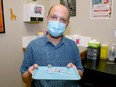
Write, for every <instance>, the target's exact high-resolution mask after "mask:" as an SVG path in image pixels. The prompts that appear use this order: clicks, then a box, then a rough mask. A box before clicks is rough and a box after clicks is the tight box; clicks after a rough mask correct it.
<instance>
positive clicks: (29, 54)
mask: <svg viewBox="0 0 116 87" xmlns="http://www.w3.org/2000/svg"><path fill="white" fill-rule="evenodd" d="M32 59H33V50H32V46H31V44H29V45H28V46H27V48H26V51H25V53H24V59H23V62H22V65H21V67H20V72H21V74H23V73H24V72H25V71H27V70H28V68H29V67H30V66H32V65H33V60H32Z"/></svg>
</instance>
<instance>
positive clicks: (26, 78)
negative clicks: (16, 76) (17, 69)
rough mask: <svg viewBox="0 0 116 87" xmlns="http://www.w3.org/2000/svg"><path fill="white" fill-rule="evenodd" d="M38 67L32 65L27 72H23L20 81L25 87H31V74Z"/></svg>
mask: <svg viewBox="0 0 116 87" xmlns="http://www.w3.org/2000/svg"><path fill="white" fill-rule="evenodd" d="M37 67H38V65H37V64H34V65H33V66H31V67H30V68H29V69H28V70H27V71H25V72H24V73H23V74H22V80H23V81H24V82H25V83H26V87H31V81H32V80H33V79H32V73H33V71H34V69H35V68H37Z"/></svg>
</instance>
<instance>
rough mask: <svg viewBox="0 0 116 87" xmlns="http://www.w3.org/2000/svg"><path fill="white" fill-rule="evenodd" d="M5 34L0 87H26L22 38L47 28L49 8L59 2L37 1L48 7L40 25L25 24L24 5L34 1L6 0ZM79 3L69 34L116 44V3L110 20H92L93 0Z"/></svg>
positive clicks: (0, 40)
mask: <svg viewBox="0 0 116 87" xmlns="http://www.w3.org/2000/svg"><path fill="white" fill-rule="evenodd" d="M3 1H4V13H5V28H6V33H5V34H0V87H24V84H23V83H22V81H21V77H20V72H19V69H20V66H21V63H22V60H23V50H22V44H21V43H22V36H25V35H34V34H36V32H37V31H39V30H41V29H46V15H47V11H48V8H49V7H50V6H51V5H53V4H55V3H59V1H60V0H38V3H39V4H42V5H44V6H45V19H44V21H43V22H40V23H39V24H27V23H24V22H23V4H24V3H26V2H28V1H31V0H3ZM76 1H77V12H76V13H77V16H76V17H71V20H70V24H69V26H68V33H70V34H81V35H88V36H92V37H94V38H96V39H97V40H98V41H101V42H104V43H108V44H110V43H116V38H114V37H113V30H114V29H116V16H115V15H116V7H115V6H116V1H115V0H114V7H113V11H114V12H113V18H112V19H109V20H107V19H106V20H91V19H90V16H89V15H90V0H76ZM9 8H12V9H13V12H14V13H15V15H16V16H17V19H16V21H11V20H10V11H9Z"/></svg>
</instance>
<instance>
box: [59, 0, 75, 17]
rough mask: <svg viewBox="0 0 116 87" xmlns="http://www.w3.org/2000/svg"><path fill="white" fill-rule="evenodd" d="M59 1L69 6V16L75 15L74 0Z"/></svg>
mask: <svg viewBox="0 0 116 87" xmlns="http://www.w3.org/2000/svg"><path fill="white" fill-rule="evenodd" d="M60 3H61V4H63V5H65V6H66V7H68V8H69V10H70V16H76V0H60Z"/></svg>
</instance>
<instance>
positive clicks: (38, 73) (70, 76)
mask: <svg viewBox="0 0 116 87" xmlns="http://www.w3.org/2000/svg"><path fill="white" fill-rule="evenodd" d="M49 70H50V71H49ZM32 78H33V79H36V80H42V79H43V80H80V79H81V77H80V75H79V73H78V72H77V70H76V69H75V68H67V67H52V68H50V69H48V67H46V66H39V67H38V68H37V69H35V70H34V72H33V74H32Z"/></svg>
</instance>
